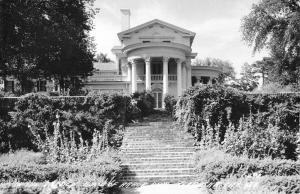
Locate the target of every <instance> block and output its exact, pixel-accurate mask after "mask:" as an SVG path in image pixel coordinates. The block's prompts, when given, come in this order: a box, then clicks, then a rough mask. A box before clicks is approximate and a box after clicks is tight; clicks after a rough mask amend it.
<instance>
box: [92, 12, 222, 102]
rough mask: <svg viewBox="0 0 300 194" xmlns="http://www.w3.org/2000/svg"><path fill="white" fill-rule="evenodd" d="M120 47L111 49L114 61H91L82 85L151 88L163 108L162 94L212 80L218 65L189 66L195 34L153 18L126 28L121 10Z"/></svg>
mask: <svg viewBox="0 0 300 194" xmlns="http://www.w3.org/2000/svg"><path fill="white" fill-rule="evenodd" d="M121 12H122V29H123V31H122V32H120V33H118V38H119V40H120V42H121V46H115V47H113V48H112V52H113V53H114V54H115V55H116V63H109V64H103V63H102V64H101V63H99V64H95V68H96V69H97V70H96V71H95V72H94V75H93V76H92V77H89V78H88V80H87V83H86V87H87V88H90V89H93V90H118V91H126V92H130V93H134V92H142V91H152V92H153V93H154V95H155V99H156V107H158V108H160V107H163V103H162V102H163V99H164V97H165V96H166V95H172V96H180V95H181V94H182V93H183V91H184V90H185V89H187V88H189V87H190V86H192V85H194V84H195V83H197V82H198V83H199V82H202V83H205V84H208V83H213V82H215V78H217V77H218V75H219V74H220V73H221V71H222V70H221V69H220V68H218V67H207V66H192V65H191V59H194V58H195V57H196V56H197V53H194V52H193V51H192V48H191V47H192V44H193V40H194V38H195V35H196V34H195V33H194V32H191V31H189V30H186V29H183V28H180V27H177V26H175V25H172V24H169V23H167V22H164V21H161V20H158V19H155V20H152V21H149V22H147V23H144V24H141V25H138V26H136V27H133V28H130V11H129V10H121Z"/></svg>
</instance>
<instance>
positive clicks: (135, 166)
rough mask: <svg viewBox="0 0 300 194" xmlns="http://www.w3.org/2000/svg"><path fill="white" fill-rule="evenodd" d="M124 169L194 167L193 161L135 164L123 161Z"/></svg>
mask: <svg viewBox="0 0 300 194" xmlns="http://www.w3.org/2000/svg"><path fill="white" fill-rule="evenodd" d="M121 166H122V167H123V168H124V169H130V170H142V169H170V168H173V169H174V168H193V167H194V164H193V163H179V162H176V163H174V161H173V163H149V162H146V163H139V164H137V163H136V164H133V163H123V164H122V165H121Z"/></svg>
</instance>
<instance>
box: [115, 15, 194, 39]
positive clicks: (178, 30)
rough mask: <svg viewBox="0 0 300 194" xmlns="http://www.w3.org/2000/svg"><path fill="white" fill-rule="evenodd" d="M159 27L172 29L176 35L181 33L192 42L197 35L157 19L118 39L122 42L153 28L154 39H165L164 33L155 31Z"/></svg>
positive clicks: (121, 34) (119, 35)
mask: <svg viewBox="0 0 300 194" xmlns="http://www.w3.org/2000/svg"><path fill="white" fill-rule="evenodd" d="M158 27H159V28H166V29H171V30H173V31H174V33H179V34H181V35H182V36H186V37H190V38H191V40H193V39H194V37H195V35H196V34H195V33H194V32H192V31H189V30H186V29H183V28H180V27H178V26H175V25H173V24H170V23H167V22H164V21H161V20H158V19H155V20H151V21H149V22H146V23H144V24H141V25H138V26H136V27H133V28H130V29H128V30H125V31H122V32H120V33H118V37H119V39H120V40H122V39H123V38H127V37H130V36H132V35H133V34H136V33H139V31H142V30H145V29H151V28H154V29H153V32H152V34H151V36H153V37H163V36H164V33H163V32H162V31H161V30H159V29H157V30H156V29H155V28H158Z"/></svg>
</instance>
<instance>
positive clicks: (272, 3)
mask: <svg viewBox="0 0 300 194" xmlns="http://www.w3.org/2000/svg"><path fill="white" fill-rule="evenodd" d="M241 28H242V32H243V38H244V40H245V41H246V42H248V43H249V45H252V46H253V52H257V51H259V50H261V49H263V48H267V49H269V50H270V53H271V56H272V58H273V59H274V61H276V63H275V66H274V67H273V70H274V73H276V74H277V76H278V77H280V81H281V82H282V83H283V84H289V83H299V78H300V1H299V0H262V1H260V2H259V3H258V4H254V5H253V7H252V9H251V12H250V14H249V15H247V16H245V17H244V18H243V21H242V26H241Z"/></svg>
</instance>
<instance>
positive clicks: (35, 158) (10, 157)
mask: <svg viewBox="0 0 300 194" xmlns="http://www.w3.org/2000/svg"><path fill="white" fill-rule="evenodd" d="M44 163H45V158H44V157H43V154H42V153H40V152H32V151H28V150H25V149H21V150H17V151H15V152H10V153H6V154H1V155H0V165H1V166H2V165H7V164H10V165H22V164H44Z"/></svg>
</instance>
